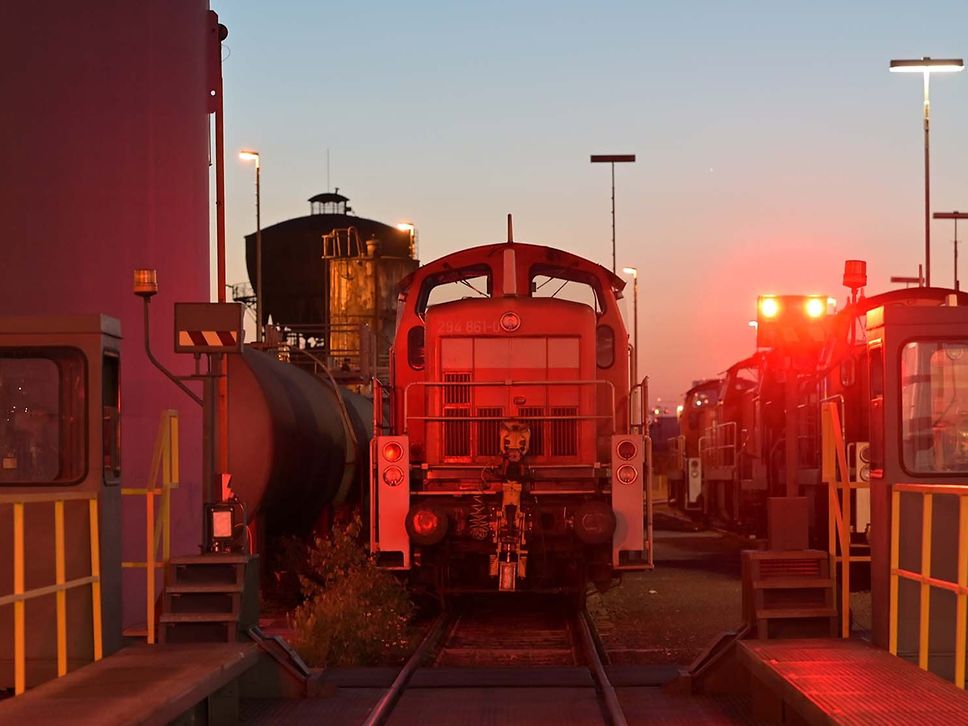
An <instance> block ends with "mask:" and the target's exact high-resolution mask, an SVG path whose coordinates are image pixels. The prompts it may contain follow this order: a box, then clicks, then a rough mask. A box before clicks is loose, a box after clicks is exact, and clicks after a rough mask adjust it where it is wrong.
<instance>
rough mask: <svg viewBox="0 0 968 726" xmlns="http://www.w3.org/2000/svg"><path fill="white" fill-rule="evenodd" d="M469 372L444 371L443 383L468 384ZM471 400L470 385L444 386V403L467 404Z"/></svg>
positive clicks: (469, 379) (469, 380)
mask: <svg viewBox="0 0 968 726" xmlns="http://www.w3.org/2000/svg"><path fill="white" fill-rule="evenodd" d="M470 382H471V374H470V373H445V374H444V383H448V384H453V383H466V384H470ZM470 402H471V387H470V385H464V386H455V385H447V386H444V405H445V406H447V405H457V406H459V405H462V404H463V405H467V404H469V403H470Z"/></svg>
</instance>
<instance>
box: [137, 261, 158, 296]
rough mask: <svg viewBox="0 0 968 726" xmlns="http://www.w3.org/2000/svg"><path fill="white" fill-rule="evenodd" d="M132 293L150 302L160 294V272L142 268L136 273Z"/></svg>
mask: <svg viewBox="0 0 968 726" xmlns="http://www.w3.org/2000/svg"><path fill="white" fill-rule="evenodd" d="M132 291H133V292H134V294H135V295H137V296H138V297H143V298H144V299H145V300H150V299H151V298H152V297H154V296H155V295H157V294H158V272H157V270H153V269H150V268H140V269H137V270H135V271H134V284H133V285H132Z"/></svg>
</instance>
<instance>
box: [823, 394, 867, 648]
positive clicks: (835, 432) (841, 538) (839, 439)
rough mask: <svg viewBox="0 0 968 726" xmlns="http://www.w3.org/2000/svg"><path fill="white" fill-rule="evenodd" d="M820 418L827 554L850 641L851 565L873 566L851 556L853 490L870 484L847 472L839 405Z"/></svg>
mask: <svg viewBox="0 0 968 726" xmlns="http://www.w3.org/2000/svg"><path fill="white" fill-rule="evenodd" d="M821 414H822V415H821V427H822V428H821V431H822V433H821V440H822V442H823V449H822V453H823V462H822V464H823V469H822V472H823V476H822V479H823V481H825V482H826V483H827V503H828V507H827V508H828V523H827V550H828V553H829V554H830V564H831V567H830V569H831V570H832V571H833V573H834V576H836V573H837V563H840V576H841V580H840V637H842V638H849V637H850V565H851V562H870V557H867V556H864V557H851V554H850V492H851V490H852V489H866V488H868V487H869V486H870V484H868V483H867V482H864V481H849V479H850V474H849V472H850V470H849V469H848V468H847V452H846V447H845V446H844V435H843V427H842V426H841V422H840V408H839V407H838V405H837V402H836V401H824V402H823V404H822V410H821ZM838 493H840V498H839V500H838V497H837V494H838ZM838 550H839V554H838Z"/></svg>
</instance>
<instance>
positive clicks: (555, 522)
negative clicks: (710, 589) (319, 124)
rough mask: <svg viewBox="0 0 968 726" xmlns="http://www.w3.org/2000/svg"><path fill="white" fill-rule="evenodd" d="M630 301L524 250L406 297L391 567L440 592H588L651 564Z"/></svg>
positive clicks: (376, 530) (376, 509)
mask: <svg viewBox="0 0 968 726" xmlns="http://www.w3.org/2000/svg"><path fill="white" fill-rule="evenodd" d="M623 287H624V283H623V281H622V280H621V279H619V278H618V277H616V276H615V275H614V274H612V273H611V272H609V271H607V270H606V269H604V268H603V267H601V266H599V265H597V264H595V263H592V262H589V261H588V260H585V259H582V258H580V257H577V256H575V255H572V254H569V253H567V252H563V251H561V250H558V249H553V248H550V247H542V246H534V245H527V244H518V243H514V242H508V243H501V244H490V245H485V246H481V247H475V248H471V249H467V250H463V251H460V252H456V253H454V254H451V255H448V256H446V257H443V258H441V259H438V260H436V261H434V262H431V263H430V264H427V265H424V266H423V267H421V268H419V269H418V270H417V271H416V272H415V273H413V274H412V275H410V276H408V277H407V278H405V279H404V280H403V281H402V282H401V284H400V288H399V289H400V293H399V302H398V309H397V326H396V338H395V341H394V345H393V348H392V351H391V372H390V377H389V382H388V384H387V385H386V386H385V387H378V388H377V390H376V392H375V396H376V400H375V406H374V410H375V414H376V420H375V426H374V429H375V433H376V435H375V437H374V439H373V442H372V451H371V459H372V462H373V463H372V466H371V472H370V474H371V475H370V507H371V528H370V540H371V548H372V551H373V552H374V553H375V554H376V556H377V559H378V562H379V563H380V564H381V565H382V566H384V567H387V568H391V569H396V570H402V571H409V572H410V574H411V578H412V581H413V582H414V584H415V585H416V586H418V587H426V588H428V589H431V590H433V591H435V592H436V593H438V594H441V595H446V594H448V593H456V592H462V591H474V590H494V589H498V590H502V591H512V590H519V589H522V590H531V591H554V592H576V593H583V592H584V589H585V586H586V583H587V582H588V581H592V582H595V583H596V584H598V585H599V586H602V587H604V586H607V585H608V583H610V582H611V581H612V578H613V575H614V574H615V573H616V572H620V571H622V570H627V569H641V568H643V567H645V566H647V563H648V562H649V560H650V558H649V556H648V554H649V551H650V549H651V548H650V543H649V542H647V541H645V539H646V531H645V527H644V511H643V510H644V507H643V491H644V490H643V483H644V481H645V480H646V478H647V473H648V467H647V463H646V462H647V451H646V443H647V440H646V437H645V436H643V434H642V433H641V432H639V431H635V432H633V427H632V426H631V425H630V423H631V420H632V418H633V412H632V410H631V400H632V397H631V396H630V392H631V390H632V389H633V388H634V386H632V385H630V381H629V359H628V355H627V351H628V333H627V331H626V328H625V325H624V323H623V321H622V317H621V314H620V311H619V308H618V305H617V301H618V299H620V297H621V291H622V288H623ZM566 297H567V298H569V299H565V298H566ZM384 401H385V402H386V403H387V404H388V406H387V410H388V414H387V415H385V416H384V415H383V412H384ZM640 420H644V418H642V419H640Z"/></svg>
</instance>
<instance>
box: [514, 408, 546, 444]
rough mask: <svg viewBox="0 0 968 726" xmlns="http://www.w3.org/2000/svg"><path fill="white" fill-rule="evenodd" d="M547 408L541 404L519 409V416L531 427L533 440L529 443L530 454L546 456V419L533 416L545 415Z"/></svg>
mask: <svg viewBox="0 0 968 726" xmlns="http://www.w3.org/2000/svg"><path fill="white" fill-rule="evenodd" d="M544 415H545V410H544V408H542V407H540V406H523V407H521V408H519V409H518V418H519V419H520V420H521V422H522V423H524V424H527V426H528V428H529V429H531V441H530V443H529V444H528V456H544V454H545V451H546V448H545V428H546V427H545V423H546V422H545V421H543V420H541V419H533V418H530V417H531V416H544Z"/></svg>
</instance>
